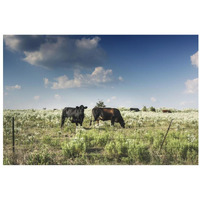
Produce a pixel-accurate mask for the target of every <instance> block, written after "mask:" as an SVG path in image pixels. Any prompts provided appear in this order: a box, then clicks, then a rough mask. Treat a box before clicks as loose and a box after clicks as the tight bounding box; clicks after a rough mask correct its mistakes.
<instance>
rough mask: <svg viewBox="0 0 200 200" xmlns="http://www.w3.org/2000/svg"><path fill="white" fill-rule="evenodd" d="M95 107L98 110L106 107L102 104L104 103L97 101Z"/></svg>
mask: <svg viewBox="0 0 200 200" xmlns="http://www.w3.org/2000/svg"><path fill="white" fill-rule="evenodd" d="M95 107H98V108H105V107H106V105H105V104H104V102H103V101H102V100H99V101H98V102H97V103H96V106H95Z"/></svg>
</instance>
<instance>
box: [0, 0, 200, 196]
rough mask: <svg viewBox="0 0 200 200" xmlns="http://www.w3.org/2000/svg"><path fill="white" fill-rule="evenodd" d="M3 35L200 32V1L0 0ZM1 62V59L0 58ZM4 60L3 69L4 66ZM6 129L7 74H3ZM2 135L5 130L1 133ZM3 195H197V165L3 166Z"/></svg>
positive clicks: (0, 169) (199, 176)
mask: <svg viewBox="0 0 200 200" xmlns="http://www.w3.org/2000/svg"><path fill="white" fill-rule="evenodd" d="M0 9H1V11H0V22H1V23H0V24H1V31H0V32H1V40H0V41H1V50H0V53H1V55H0V56H1V57H0V58H1V61H3V56H2V53H3V52H2V45H3V43H2V42H3V41H2V40H3V34H199V32H200V29H199V28H200V27H199V20H198V19H200V16H199V5H198V1H196V0H191V1H178V0H177V1H175V0H173V1H172V0H168V1H158V0H152V1H147V0H143V1H129V0H124V1H117V0H116V1H105V0H102V1H92V0H85V1H78V0H74V1H64V0H57V1H45V0H44V1H39V0H35V1H28V2H27V1H25V0H19V1H5V0H4V1H1V5H0ZM1 63H2V62H1ZM2 66H3V63H2V65H1V72H2V70H3V67H2ZM0 81H1V84H0V89H1V92H0V95H1V98H0V101H1V109H0V131H1V134H2V132H3V131H2V123H3V122H2V110H3V101H2V99H3V96H2V95H3V92H2V88H3V85H2V82H3V73H0ZM1 139H2V135H1ZM0 148H1V166H0V177H1V178H0V181H1V182H0V183H1V186H0V187H1V194H0V195H1V197H3V199H15V200H16V199H20V200H23V199H63V198H65V199H66V198H67V199H101V200H102V199H132V198H135V199H154V200H156V199H159V200H160V199H167V200H168V199H181V200H183V199H198V197H200V196H199V181H200V170H199V166H3V165H2V154H3V152H2V141H1V146H0Z"/></svg>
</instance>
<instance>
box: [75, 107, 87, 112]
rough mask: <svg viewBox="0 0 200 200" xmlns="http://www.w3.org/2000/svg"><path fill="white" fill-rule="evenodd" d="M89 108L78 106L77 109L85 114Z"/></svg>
mask: <svg viewBox="0 0 200 200" xmlns="http://www.w3.org/2000/svg"><path fill="white" fill-rule="evenodd" d="M86 108H87V106H83V105H81V106H76V109H78V110H79V111H81V112H84V109H86Z"/></svg>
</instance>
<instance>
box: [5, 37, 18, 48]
mask: <svg viewBox="0 0 200 200" xmlns="http://www.w3.org/2000/svg"><path fill="white" fill-rule="evenodd" d="M4 41H5V44H6V46H7V47H8V48H9V49H10V50H14V51H17V50H18V46H19V43H20V41H19V39H18V38H17V37H15V36H14V35H4Z"/></svg>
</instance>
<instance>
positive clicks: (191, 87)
mask: <svg viewBox="0 0 200 200" xmlns="http://www.w3.org/2000/svg"><path fill="white" fill-rule="evenodd" d="M185 86H186V90H185V93H186V94H194V93H196V92H197V91H198V78H195V79H193V80H187V81H186V82H185Z"/></svg>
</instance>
